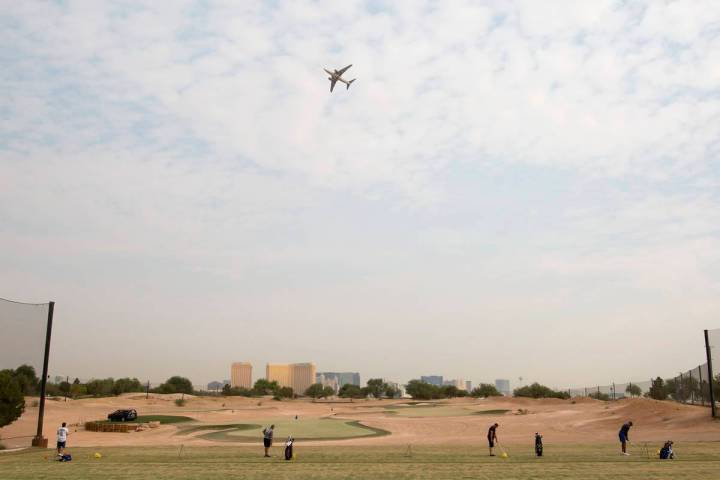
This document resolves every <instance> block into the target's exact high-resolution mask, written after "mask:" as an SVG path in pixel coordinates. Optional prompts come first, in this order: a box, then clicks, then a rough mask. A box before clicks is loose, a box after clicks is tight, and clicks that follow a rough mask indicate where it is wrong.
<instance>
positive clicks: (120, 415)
mask: <svg viewBox="0 0 720 480" xmlns="http://www.w3.org/2000/svg"><path fill="white" fill-rule="evenodd" d="M137 416H138V415H137V411H135V409H134V408H129V409H127V410H115V411H114V412H112V413H111V414H110V415H108V417H107V418H108V420H110V421H111V422H131V421H133V420H135V419H136V418H137Z"/></svg>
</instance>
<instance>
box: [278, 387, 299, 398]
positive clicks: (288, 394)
mask: <svg viewBox="0 0 720 480" xmlns="http://www.w3.org/2000/svg"><path fill="white" fill-rule="evenodd" d="M276 396H278V397H280V398H294V397H295V392H293V389H292V387H280V388H278V390H277V395H276Z"/></svg>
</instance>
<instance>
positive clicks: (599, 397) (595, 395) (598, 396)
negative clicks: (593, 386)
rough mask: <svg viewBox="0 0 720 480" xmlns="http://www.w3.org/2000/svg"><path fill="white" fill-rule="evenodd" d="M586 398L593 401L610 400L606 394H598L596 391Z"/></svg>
mask: <svg viewBox="0 0 720 480" xmlns="http://www.w3.org/2000/svg"><path fill="white" fill-rule="evenodd" d="M588 397H590V398H594V399H595V400H602V401H605V402H607V401H608V400H610V395H608V394H607V393H602V392H598V391H594V392H590V393H588Z"/></svg>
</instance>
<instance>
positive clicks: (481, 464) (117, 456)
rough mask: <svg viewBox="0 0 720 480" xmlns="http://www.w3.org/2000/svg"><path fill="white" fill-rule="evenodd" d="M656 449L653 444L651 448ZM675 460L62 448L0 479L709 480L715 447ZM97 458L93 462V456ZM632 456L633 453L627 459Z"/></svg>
mask: <svg viewBox="0 0 720 480" xmlns="http://www.w3.org/2000/svg"><path fill="white" fill-rule="evenodd" d="M657 446H659V444H658V445H654V447H657ZM676 447H677V448H676V453H677V455H678V459H677V460H666V461H661V460H657V459H654V458H653V459H648V458H646V457H644V456H642V455H633V456H631V457H623V456H621V455H619V453H618V447H617V445H615V444H612V445H581V446H570V445H558V446H553V445H551V444H548V445H546V448H545V453H546V456H545V457H543V458H536V457H534V456H533V454H532V445H530V444H528V445H523V446H509V447H508V450H509V452H510V458H508V459H505V460H504V459H501V458H499V457H488V456H487V452H486V450H485V449H484V448H482V447H479V446H478V447H472V446H458V447H451V446H425V447H423V446H412V448H411V449H408V447H407V446H392V447H362V446H342V447H338V446H327V447H304V446H303V445H302V442H298V443H296V446H295V452H296V454H297V459H296V460H294V461H291V462H286V461H284V460H282V447H280V446H278V447H274V448H273V449H272V454H273V458H269V459H266V458H262V445H261V444H258V445H257V446H256V447H194V446H190V447H187V446H186V447H184V448H183V449H182V451H181V450H180V449H179V448H178V447H114V448H100V447H98V448H95V449H91V448H75V449H73V448H69V449H68V451H70V452H71V453H72V455H73V461H72V462H70V463H59V462H56V461H52V458H53V454H52V450H49V449H48V450H29V451H26V452H22V453H4V454H0V476H1V477H2V478H8V479H10V478H11V479H14V480H42V479H48V480H49V479H52V480H65V479H67V480H71V479H72V480H90V479H96V478H102V479H103V480H130V479H137V478H152V479H156V480H179V479H196V480H205V479H207V480H210V479H213V480H214V479H218V478H243V479H245V480H259V479H264V480H267V479H293V480H306V479H307V480H309V479H313V480H335V479H357V480H359V479H367V478H378V479H380V478H393V479H398V480H409V479H479V480H488V479H514V480H530V479H539V480H545V479H547V480H549V479H561V480H600V479H602V480H617V479H618V478H632V479H642V480H648V479H658V480H659V479H673V480H690V479H692V480H697V479H704V478H716V477H717V472H718V471H719V470H720V444H718V443H692V444H676ZM96 451H98V452H100V453H102V455H103V457H102V458H101V459H99V460H98V459H95V458H93V453H94V452H96ZM634 453H638V452H634Z"/></svg>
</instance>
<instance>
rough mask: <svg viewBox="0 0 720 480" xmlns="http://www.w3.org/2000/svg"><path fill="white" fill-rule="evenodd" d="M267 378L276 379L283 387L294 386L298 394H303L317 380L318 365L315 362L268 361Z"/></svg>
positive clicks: (269, 379) (270, 380)
mask: <svg viewBox="0 0 720 480" xmlns="http://www.w3.org/2000/svg"><path fill="white" fill-rule="evenodd" d="M265 378H266V379H267V380H268V381H269V382H272V381H276V382H277V383H278V385H280V386H281V387H290V388H292V389H293V392H295V394H297V395H303V394H304V393H305V390H307V389H308V387H309V386H310V385H312V384H313V383H315V381H316V367H315V364H314V363H268V364H267V367H266V368H265Z"/></svg>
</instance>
